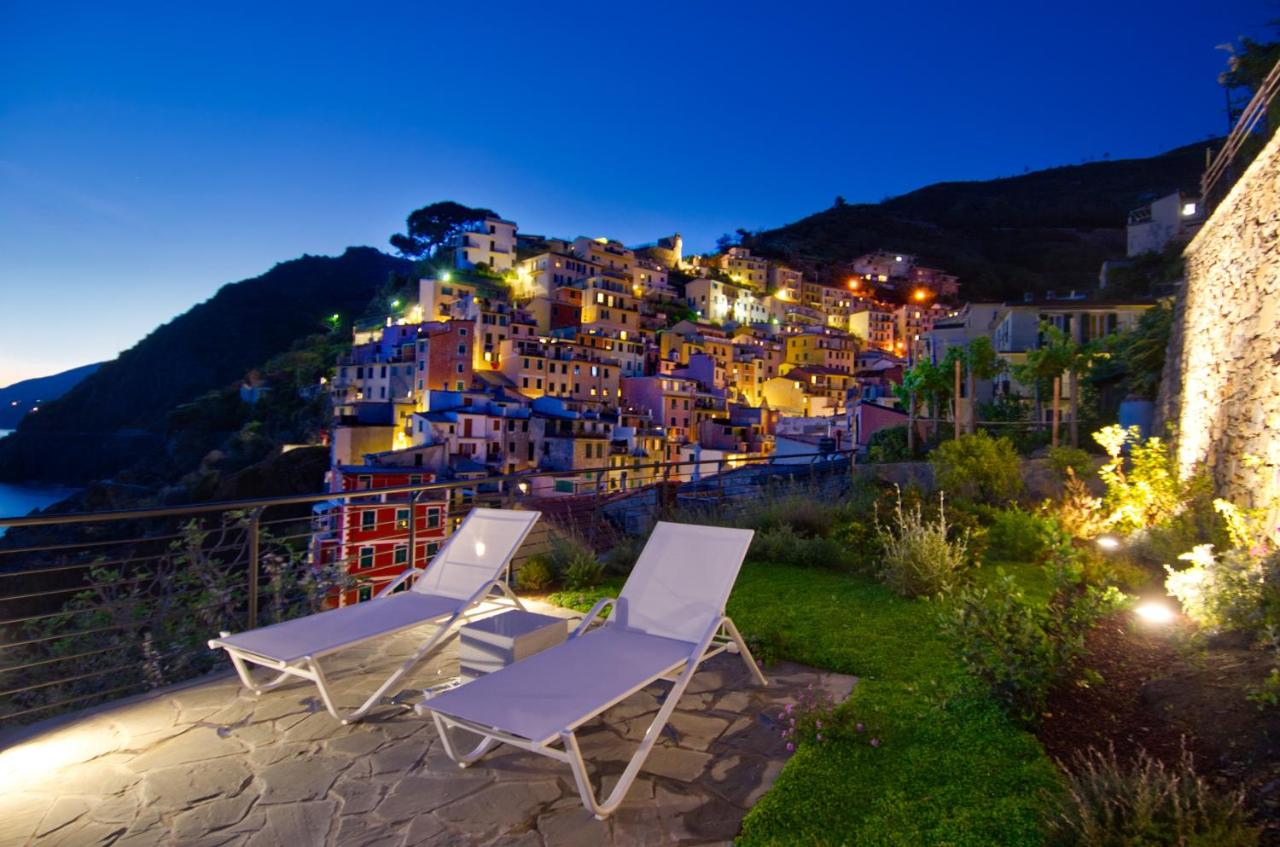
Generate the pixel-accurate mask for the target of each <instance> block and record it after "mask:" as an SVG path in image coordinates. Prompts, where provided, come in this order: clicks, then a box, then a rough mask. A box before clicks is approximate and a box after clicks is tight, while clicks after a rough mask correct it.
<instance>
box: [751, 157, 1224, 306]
mask: <svg viewBox="0 0 1280 847" xmlns="http://www.w3.org/2000/svg"><path fill="white" fill-rule="evenodd" d="M1216 143H1217V142H1211V141H1207V142H1202V143H1197V144H1190V145H1187V146H1186V147H1180V148H1178V149H1176V150H1171V151H1169V152H1168V153H1164V154H1162V155H1160V156H1153V157H1151V158H1146V159H1120V160H1115V161H1102V162H1092V163H1089V164H1085V165H1068V166H1065V167H1059V168H1051V169H1048V170H1043V171H1035V172H1032V173H1028V174H1023V175H1021V176H1015V177H1006V178H1002V179H992V180H986V181H981V182H943V183H937V184H934V185H929V186H926V187H924V188H921V189H918V190H916V191H912V192H911V193H909V194H903V195H901V196H899V197H892V198H889V199H887V200H884V201H882V202H880V203H875V204H850V205H843V206H833V207H832V208H830V209H827V210H825V211H822V212H818V213H817V214H814V215H810V216H809V217H807V218H803V219H802V220H799V221H796V222H795V223H791V224H787V225H786V226H782V227H779V228H777V229H771V230H765V231H762V232H759V233H756V234H755V235H753V236H752V237H751V238H750V239H749V240H748V241H747V242H746V243H747V245H748V246H750V247H752V248H753V249H754V250H755V251H756V252H759V253H761V254H763V255H766V256H770V257H774V258H781V259H787V260H790V261H792V262H795V263H797V264H800V265H808V266H812V265H815V264H825V263H833V262H845V261H849V260H851V259H853V258H855V257H857V256H859V255H861V254H863V253H867V252H870V251H872V250H877V249H881V248H883V249H886V250H895V251H902V252H905V253H912V254H916V255H918V256H920V257H921V259H922V261H924V262H926V263H933V264H937V265H939V266H941V267H944V268H946V269H947V270H948V271H951V272H952V273H956V274H958V275H959V276H960V278H961V284H962V286H963V288H962V289H961V294H962V296H963V297H964V298H965V299H968V300H977V299H983V298H993V299H1006V298H1013V297H1020V296H1021V295H1022V294H1023V293H1024V292H1027V291H1030V292H1034V293H1043V292H1044V291H1046V290H1049V289H1058V290H1062V289H1071V288H1076V289H1081V288H1092V287H1094V286H1095V285H1096V284H1097V277H1098V268H1099V265H1100V264H1101V263H1102V261H1103V260H1104V259H1112V258H1118V257H1122V256H1123V255H1124V249H1125V248H1124V227H1125V221H1126V219H1127V217H1128V213H1129V212H1130V211H1132V210H1133V209H1136V208H1138V207H1139V206H1142V205H1143V204H1145V203H1147V202H1150V201H1151V200H1153V199H1155V198H1157V197H1160V196H1163V195H1165V194H1168V193H1170V192H1172V191H1175V190H1178V189H1181V190H1183V191H1186V192H1188V193H1191V194H1195V193H1197V185H1198V182H1199V178H1200V172H1201V170H1202V169H1203V168H1204V162H1205V149H1206V148H1207V147H1209V146H1210V145H1214V144H1216Z"/></svg>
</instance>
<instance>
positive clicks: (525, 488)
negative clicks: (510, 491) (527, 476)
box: [516, 482, 529, 494]
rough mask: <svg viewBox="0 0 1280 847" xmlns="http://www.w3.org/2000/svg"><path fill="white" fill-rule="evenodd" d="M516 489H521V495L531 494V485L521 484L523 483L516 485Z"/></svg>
mask: <svg viewBox="0 0 1280 847" xmlns="http://www.w3.org/2000/svg"><path fill="white" fill-rule="evenodd" d="M516 488H519V489H520V493H521V494H528V493H529V483H527V482H521V483H518V484H517V485H516Z"/></svg>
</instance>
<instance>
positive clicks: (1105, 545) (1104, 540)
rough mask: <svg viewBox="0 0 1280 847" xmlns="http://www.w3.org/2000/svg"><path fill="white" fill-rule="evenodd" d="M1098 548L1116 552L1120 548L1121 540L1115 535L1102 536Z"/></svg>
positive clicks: (1099, 538)
mask: <svg viewBox="0 0 1280 847" xmlns="http://www.w3.org/2000/svg"><path fill="white" fill-rule="evenodd" d="M1098 546H1099V547H1101V548H1102V549H1103V550H1114V549H1116V548H1117V547H1119V546H1120V540H1119V539H1118V538H1116V537H1115V536H1114V535H1102V536H1099V537H1098Z"/></svg>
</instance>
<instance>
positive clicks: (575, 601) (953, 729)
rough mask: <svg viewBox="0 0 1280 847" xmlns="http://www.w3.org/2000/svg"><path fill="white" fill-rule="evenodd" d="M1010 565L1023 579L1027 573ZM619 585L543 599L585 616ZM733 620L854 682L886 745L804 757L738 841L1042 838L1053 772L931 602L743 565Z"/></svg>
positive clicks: (873, 846)
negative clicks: (970, 665)
mask: <svg viewBox="0 0 1280 847" xmlns="http://www.w3.org/2000/svg"><path fill="white" fill-rule="evenodd" d="M1005 567H1006V570H1014V568H1015V567H1017V568H1018V571H1017V572H1018V574H1019V576H1020V577H1021V576H1022V575H1023V570H1024V569H1027V566H1025V565H1023V566H1015V565H1012V564H1007V565H1006V566H1005ZM984 570H985V569H984ZM991 570H992V571H994V567H993V568H991ZM1028 575H1029V574H1028ZM620 583H621V581H620V580H618V581H610V582H609V583H607V584H606V585H604V586H601V587H600V588H599V589H593V590H592V591H588V592H581V591H571V592H561V593H560V594H556V595H552V596H551V597H550V598H548V599H549V600H551V601H552V602H556V603H560V604H561V605H567V606H571V607H573V608H579V609H586V608H588V607H590V605H591V604H592V603H593V602H594V601H595V600H596V599H597V598H598V597H601V596H614V595H615V594H616V591H617V589H618V587H619V586H620ZM729 614H730V616H731V617H732V618H733V619H734V620H735V622H737V624H738V626H739V628H740V629H742V631H743V633H744V634H745V635H747V636H748V638H751V637H752V636H755V638H756V639H763V640H765V641H766V642H767V643H769V644H770V645H771V646H772V651H773V652H775V653H776V654H777V655H778V656H779V657H780V658H785V659H790V660H793V661H796V662H801V663H804V664H808V665H813V666H816V667H820V668H827V669H829V670H833V671H838V672H841V673H847V674H853V675H856V676H857V677H858V678H859V683H858V685H857V686H856V687H855V689H854V693H853V696H852V697H851V698H850V699H849V701H848V703H847V705H846V706H845V708H849V709H852V710H853V712H854V716H855V719H856V720H859V721H862V722H864V723H865V724H866V726H867V730H868V734H869V735H874V736H876V737H878V738H880V739H881V741H882V746H880V747H879V748H873V747H871V746H870V745H869V744H867V743H865V742H861V743H857V742H852V741H851V742H829V743H826V744H823V745H820V746H814V747H801V749H800V750H799V751H797V752H796V753H795V755H794V756H793V757H792V759H791V760H790V761H789V762H788V763H787V766H786V768H785V769H784V770H783V772H782V774H781V775H780V776H779V778H778V780H777V782H776V783H775V784H774V787H773V789H772V790H770V791H769V792H768V793H767V794H765V795H764V797H763V798H761V800H760V801H759V802H758V803H757V804H756V806H755V807H754V808H753V809H751V811H750V812H749V813H748V814H747V817H746V820H745V821H744V822H743V831H742V836H741V838H740V839H739V840H738V842H737V843H739V844H742V845H775V844H778V845H781V844H786V845H836V844H847V845H860V847H863V846H864V845H865V847H880V845H894V846H895V847H897V845H902V847H907V845H910V847H927V845H952V847H978V845H982V847H997V845H1038V844H1041V843H1042V842H1043V833H1042V829H1041V825H1042V824H1041V822H1042V819H1043V815H1044V811H1045V808H1046V804H1047V802H1048V795H1049V794H1050V792H1053V791H1056V790H1057V789H1058V788H1059V787H1060V782H1059V780H1058V777H1057V773H1056V770H1055V769H1054V767H1053V765H1052V764H1051V763H1050V761H1049V759H1048V757H1047V756H1045V754H1044V751H1043V750H1042V749H1041V747H1040V745H1039V743H1038V742H1037V741H1036V740H1035V738H1034V737H1032V736H1031V735H1030V734H1028V733H1026V732H1024V731H1022V730H1020V729H1018V728H1016V727H1015V726H1014V725H1013V724H1012V723H1010V721H1009V720H1008V719H1007V718H1006V717H1005V716H1004V715H1003V713H1002V712H1001V711H1000V709H999V708H998V707H997V706H996V705H995V703H994V702H993V701H992V700H991V699H990V698H989V697H987V695H986V693H985V692H984V691H983V689H982V687H981V685H980V684H979V683H978V682H977V681H976V680H975V679H974V678H973V677H971V676H970V675H969V674H968V673H967V672H966V671H965V670H964V668H963V667H962V666H961V664H960V661H959V659H958V658H957V656H956V655H955V653H954V651H953V649H952V647H951V645H950V644H949V643H948V642H947V641H946V640H945V639H944V638H943V637H942V635H941V634H940V633H939V632H938V629H937V626H936V625H935V623H934V609H933V608H932V606H931V604H930V603H928V602H926V601H920V600H906V599H903V598H901V597H898V596H897V595H895V594H893V593H892V592H890V591H889V590H888V589H886V588H884V587H883V586H881V585H880V584H878V583H876V582H874V581H872V580H869V579H866V578H861V577H856V576H846V575H841V574H836V573H831V572H826V571H819V570H813V569H797V568H788V567H783V566H777V565H763V564H748V565H746V566H745V567H744V568H743V570H742V573H741V575H740V576H739V578H738V582H737V586H736V587H735V589H734V592H733V596H732V597H731V598H730V601H729Z"/></svg>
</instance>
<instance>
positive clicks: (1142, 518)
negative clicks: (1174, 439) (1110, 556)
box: [1093, 425, 1190, 532]
mask: <svg viewBox="0 0 1280 847" xmlns="http://www.w3.org/2000/svg"><path fill="white" fill-rule="evenodd" d="M1093 439H1094V440H1095V441H1097V442H1098V444H1100V445H1102V449H1103V450H1105V451H1106V452H1107V462H1106V463H1105V464H1104V465H1103V466H1102V467H1101V468H1099V469H1098V476H1100V477H1101V478H1102V481H1103V482H1104V483H1106V485H1107V496H1106V500H1105V503H1106V507H1107V510H1108V512H1109V516H1108V522H1109V523H1110V525H1111V526H1112V527H1113V528H1115V529H1116V530H1118V531H1120V532H1132V531H1134V530H1138V529H1146V528H1150V527H1156V526H1162V525H1165V524H1167V523H1168V522H1169V521H1170V520H1172V518H1173V517H1174V516H1175V515H1177V514H1179V513H1180V512H1181V511H1182V510H1183V508H1184V507H1185V505H1186V501H1187V499H1188V497H1189V494H1190V492H1189V491H1188V487H1187V485H1185V484H1184V483H1183V482H1182V480H1181V478H1180V477H1179V475H1178V468H1177V464H1176V462H1175V461H1174V457H1173V451H1172V450H1171V449H1170V448H1169V445H1168V444H1166V443H1165V442H1164V440H1163V439H1160V438H1154V437H1153V438H1148V439H1147V440H1146V441H1142V440H1141V439H1140V437H1139V430H1138V428H1137V427H1136V426H1133V427H1129V428H1128V429H1125V428H1124V427H1120V426H1114V425H1113V426H1108V427H1103V428H1102V429H1100V430H1099V431H1098V432H1095V433H1094V434H1093ZM1126 451H1127V452H1128V454H1129V455H1128V461H1127V462H1126V459H1125V452H1126ZM1126 464H1127V466H1128V467H1127V469H1126Z"/></svg>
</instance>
